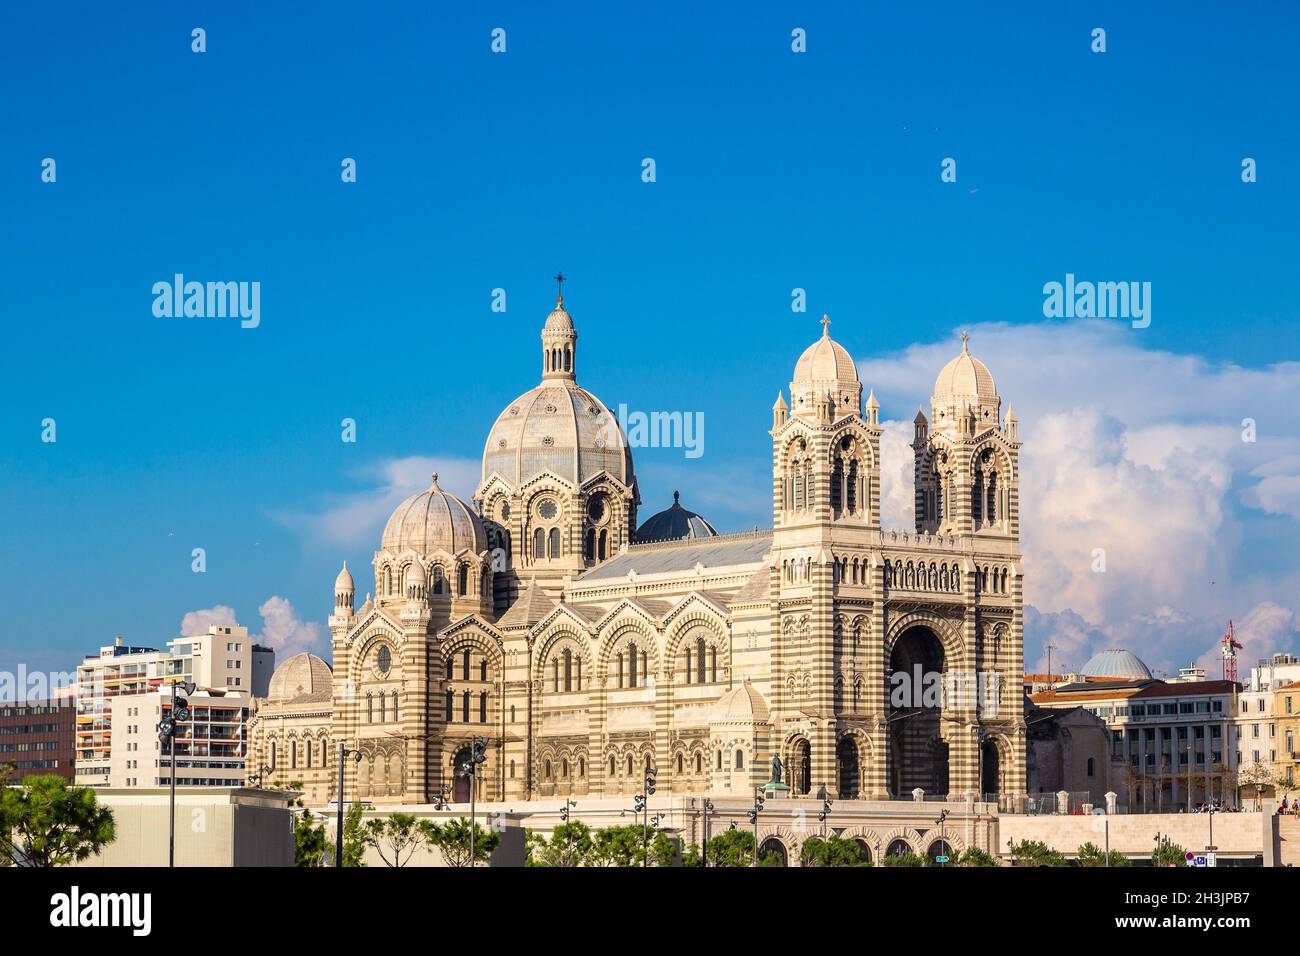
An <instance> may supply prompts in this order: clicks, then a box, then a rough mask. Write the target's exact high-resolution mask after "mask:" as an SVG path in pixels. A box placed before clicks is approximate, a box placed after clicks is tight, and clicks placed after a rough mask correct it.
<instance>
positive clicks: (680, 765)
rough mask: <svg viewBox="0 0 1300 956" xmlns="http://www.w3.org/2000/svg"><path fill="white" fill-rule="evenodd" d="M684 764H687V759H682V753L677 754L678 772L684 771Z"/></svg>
mask: <svg viewBox="0 0 1300 956" xmlns="http://www.w3.org/2000/svg"><path fill="white" fill-rule="evenodd" d="M684 764H685V760H683V759H682V755H681V754H678V755H677V772H678V773H681V772H682V767H683V765H684Z"/></svg>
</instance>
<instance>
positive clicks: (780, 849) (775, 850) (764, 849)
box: [758, 837, 790, 866]
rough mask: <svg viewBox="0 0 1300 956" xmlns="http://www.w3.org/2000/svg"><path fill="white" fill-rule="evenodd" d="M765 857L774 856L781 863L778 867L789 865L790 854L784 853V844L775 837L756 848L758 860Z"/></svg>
mask: <svg viewBox="0 0 1300 956" xmlns="http://www.w3.org/2000/svg"><path fill="white" fill-rule="evenodd" d="M765 856H775V857H776V858H777V859H779V860H780V861H781V862H780V864H778V865H780V866H789V865H790V854H789V853H787V852H786V849H785V844H784V843H782V842H781V841H780V840H778V839H777V838H776V837H768V838H767V839H766V840H764V841H763V842H762V843H760V844H759V846H758V858H759V859H760V860H761V859H762V858H763V857H765Z"/></svg>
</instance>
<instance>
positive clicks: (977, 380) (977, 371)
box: [934, 332, 998, 400]
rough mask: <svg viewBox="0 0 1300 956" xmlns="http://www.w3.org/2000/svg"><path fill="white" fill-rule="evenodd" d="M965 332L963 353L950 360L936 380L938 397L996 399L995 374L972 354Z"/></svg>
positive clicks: (935, 391) (962, 338)
mask: <svg viewBox="0 0 1300 956" xmlns="http://www.w3.org/2000/svg"><path fill="white" fill-rule="evenodd" d="M967 338H968V336H967V335H966V333H965V332H963V333H962V336H961V354H960V355H958V356H957V357H956V358H955V359H953V360H952V361H951V362H949V363H948V364H947V365H945V366H944V367H943V369H942V370H941V371H940V372H939V377H938V378H936V379H935V380H934V394H935V397H936V398H948V399H951V398H969V399H973V400H974V399H996V398H997V397H998V390H997V386H996V385H994V384H993V374H992V373H991V372H990V371H989V370H988V366H986V365H985V364H984V363H983V362H981V361H980V360H979V359H977V358H976V357H975V356H973V355H971V354H970V347H969V346H968V344H967Z"/></svg>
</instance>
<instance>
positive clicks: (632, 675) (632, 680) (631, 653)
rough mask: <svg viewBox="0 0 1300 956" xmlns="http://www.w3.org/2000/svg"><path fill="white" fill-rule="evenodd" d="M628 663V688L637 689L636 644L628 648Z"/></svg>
mask: <svg viewBox="0 0 1300 956" xmlns="http://www.w3.org/2000/svg"><path fill="white" fill-rule="evenodd" d="M627 661H628V669H627V674H628V680H627V686H628V687H635V686H636V643H635V642H633V643H631V644H629V645H628V646H627Z"/></svg>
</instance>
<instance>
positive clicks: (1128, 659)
mask: <svg viewBox="0 0 1300 956" xmlns="http://www.w3.org/2000/svg"><path fill="white" fill-rule="evenodd" d="M1079 673H1080V674H1082V675H1083V676H1084V677H1107V678H1113V679H1115V680H1123V679H1125V678H1128V679H1131V680H1148V679H1150V677H1151V670H1150V668H1148V667H1147V666H1146V664H1144V663H1142V659H1141V658H1140V657H1138V656H1137V655H1136V654H1134V653H1133V652H1132V651H1126V650H1124V649H1123V648H1118V647H1112V648H1110V649H1109V650H1104V651H1102V652H1101V653H1099V654H1094V655H1093V656H1092V659H1091V660H1089V661H1088V663H1086V664H1084V665H1083V670H1081V671H1079Z"/></svg>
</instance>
